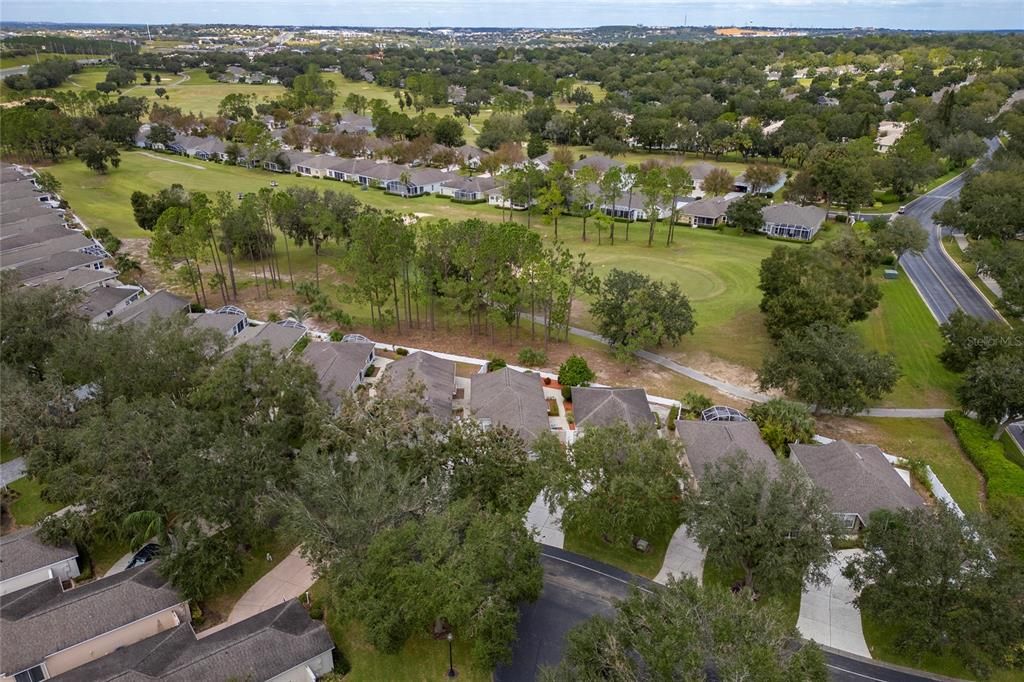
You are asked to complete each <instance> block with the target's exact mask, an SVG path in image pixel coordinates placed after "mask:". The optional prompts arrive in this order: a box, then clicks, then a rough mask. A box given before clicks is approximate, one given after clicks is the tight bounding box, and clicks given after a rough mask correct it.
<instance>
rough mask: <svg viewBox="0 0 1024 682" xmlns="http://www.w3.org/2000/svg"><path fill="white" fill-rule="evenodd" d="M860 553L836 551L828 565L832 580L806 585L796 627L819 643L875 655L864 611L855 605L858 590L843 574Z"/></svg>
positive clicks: (858, 653)
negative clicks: (867, 637)
mask: <svg viewBox="0 0 1024 682" xmlns="http://www.w3.org/2000/svg"><path fill="white" fill-rule="evenodd" d="M859 554H861V551H860V550H858V549H848V550H841V551H838V552H836V558H835V559H834V560H833V562H832V564H831V565H830V566H829V568H828V580H827V581H826V582H824V583H822V584H821V585H818V586H814V585H805V586H804V593H803V595H802V596H801V598H800V618H799V619H798V620H797V623H796V628H797V630H799V631H800V634H801V635H803V636H804V637H805V638H807V639H812V640H814V641H815V642H817V643H818V644H823V645H825V646H830V647H832V648H833V649H839V650H840V651H845V652H848V653H851V654H856V655H857V656H863V657H865V658H871V652H870V651H869V650H868V645H867V642H865V641H864V629H863V627H862V626H861V621H860V610H858V609H857V607H856V606H854V605H853V599H854V598H855V597H856V596H857V593H856V592H855V591H854V590H853V588H852V587H851V586H850V581H848V580H847V579H846V578H844V577H843V576H842V573H841V571H842V570H843V568H844V567H845V566H846V564H847V563H848V562H849V561H850V559H852V558H853V557H855V556H857V555H859Z"/></svg>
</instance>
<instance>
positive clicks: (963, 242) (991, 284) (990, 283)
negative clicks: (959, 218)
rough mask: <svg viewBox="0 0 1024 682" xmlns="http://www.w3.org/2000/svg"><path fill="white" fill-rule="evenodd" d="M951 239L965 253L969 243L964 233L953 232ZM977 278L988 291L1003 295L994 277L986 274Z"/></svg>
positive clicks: (998, 295) (1000, 296) (999, 295)
mask: <svg viewBox="0 0 1024 682" xmlns="http://www.w3.org/2000/svg"><path fill="white" fill-rule="evenodd" d="M953 239H955V240H956V245H957V246H959V247H960V250H961V251H963V252H964V253H967V249H968V247H970V244H969V243H968V241H967V237H966V236H965V235H964V233H963V232H956V233H954V234H953ZM978 279H980V280H981V281H982V283H983V284H984V285H985V286H987V287H988V289H989V291H991V292H992V293H993V294H995V295H996V296H997V297H998V298H1002V297H1003V288H1002V287H1001V286H999V283H998V282H996V281H995V280H994V279H992V278H991V277H989V276H988V275H978Z"/></svg>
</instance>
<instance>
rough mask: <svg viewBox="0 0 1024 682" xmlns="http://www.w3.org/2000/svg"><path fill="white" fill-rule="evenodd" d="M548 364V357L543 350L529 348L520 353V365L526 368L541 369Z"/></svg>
mask: <svg viewBox="0 0 1024 682" xmlns="http://www.w3.org/2000/svg"><path fill="white" fill-rule="evenodd" d="M547 362H548V355H547V353H545V352H544V351H542V350H537V349H535V348H529V347H527V348H524V349H522V350H521V351H519V364H520V365H523V366H525V367H540V366H542V365H545V364H547Z"/></svg>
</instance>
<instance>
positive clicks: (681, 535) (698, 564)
mask: <svg viewBox="0 0 1024 682" xmlns="http://www.w3.org/2000/svg"><path fill="white" fill-rule="evenodd" d="M705 554H706V553H705V552H704V550H703V549H701V548H700V546H699V545H698V544H697V541H696V540H694V539H693V538H691V537H690V532H689V529H688V528H687V527H686V526H685V525H683V526H679V528H677V529H676V532H675V534H674V535H673V536H672V540H670V541H669V543H668V549H667V550H666V551H665V563H663V564H662V565H661V570H660V571H658V575H657V576H655V578H654V582H656V583H661V584H662V585H665V584H667V583H668V579H669V577H671V576H675V577H676V578H685V577H687V576H689V577H691V578H696V580H697V584H700V583H701V582H703V577H704V557H705Z"/></svg>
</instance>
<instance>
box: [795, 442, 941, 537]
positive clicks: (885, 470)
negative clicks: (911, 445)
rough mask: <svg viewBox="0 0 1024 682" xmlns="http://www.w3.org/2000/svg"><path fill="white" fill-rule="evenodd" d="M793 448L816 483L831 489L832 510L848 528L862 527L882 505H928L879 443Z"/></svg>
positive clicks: (890, 506) (894, 507)
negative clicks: (898, 470)
mask: <svg viewBox="0 0 1024 682" xmlns="http://www.w3.org/2000/svg"><path fill="white" fill-rule="evenodd" d="M789 452H790V459H791V460H793V461H794V462H796V463H797V464H798V465H799V466H800V468H802V469H803V470H804V471H805V472H806V473H807V476H808V477H809V478H810V479H811V480H812V481H813V482H814V485H816V486H818V487H819V488H822V489H824V490H825V491H827V492H828V493H829V495H830V498H831V499H830V502H829V504H830V506H831V509H832V512H833V513H834V514H835V515H836V516H838V517H839V519H840V521H841V522H842V524H843V527H844V528H846V529H847V530H850V531H853V532H857V531H859V530H861V529H862V528H863V527H864V526H865V525H866V524H867V522H868V518H869V517H870V516H871V514H872V512H875V511H878V510H880V509H888V510H890V511H897V510H899V509H914V508H915V507H920V506H922V505H924V500H922V499H921V496H920V495H918V494H917V493H916V492H914V489H913V488H911V487H910V484H909V483H907V482H906V481H904V480H903V478H902V477H901V476H900V475H899V473H897V472H896V469H895V468H894V467H893V466H892V464H890V463H889V460H887V459H886V458H885V455H883V454H882V451H881V450H879V449H878V446H875V445H854V444H852V443H848V442H847V441H845V440H837V441H833V442H831V443H829V444H828V445H802V444H799V443H794V444H792V445H790V446H789Z"/></svg>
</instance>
